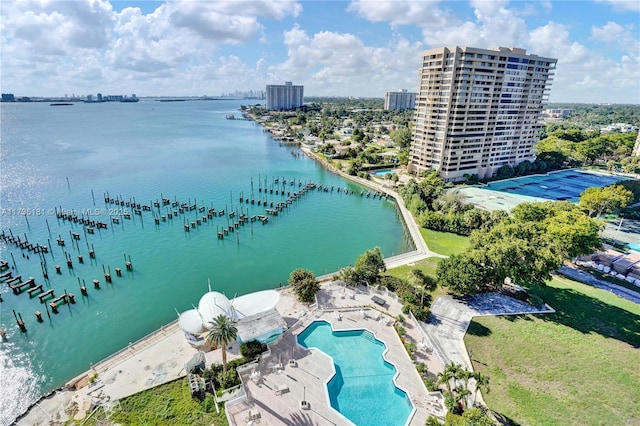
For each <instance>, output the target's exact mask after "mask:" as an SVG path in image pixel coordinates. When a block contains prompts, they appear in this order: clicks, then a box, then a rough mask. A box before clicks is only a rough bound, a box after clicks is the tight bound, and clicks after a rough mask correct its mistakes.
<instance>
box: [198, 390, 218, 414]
mask: <svg viewBox="0 0 640 426" xmlns="http://www.w3.org/2000/svg"><path fill="white" fill-rule="evenodd" d="M200 406H201V407H202V411H204V412H205V413H213V412H214V411H215V409H216V402H215V401H214V399H213V395H211V394H208V395H207V396H206V397H205V398H204V399H203V400H202V402H201V403H200Z"/></svg>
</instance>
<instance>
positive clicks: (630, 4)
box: [596, 0, 640, 12]
mask: <svg viewBox="0 0 640 426" xmlns="http://www.w3.org/2000/svg"><path fill="white" fill-rule="evenodd" d="M596 1H597V2H603V3H609V4H611V6H613V9H614V10H616V11H619V12H625V11H632V12H640V2H638V1H637V0H596Z"/></svg>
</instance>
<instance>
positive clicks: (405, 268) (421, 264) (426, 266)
mask: <svg viewBox="0 0 640 426" xmlns="http://www.w3.org/2000/svg"><path fill="white" fill-rule="evenodd" d="M439 261H440V258H438V257H428V258H426V259H422V260H419V261H418V262H415V263H414V264H413V265H401V266H397V267H395V268H392V269H388V270H387V272H386V273H385V275H391V276H392V277H396V278H400V279H403V280H406V279H407V277H408V276H409V271H411V270H412V269H420V270H421V271H422V272H423V273H424V274H425V275H431V276H432V277H433V278H435V277H436V266H437V265H438V262H439ZM445 294H447V292H446V291H445V290H444V289H443V288H442V287H440V286H438V287H437V288H436V289H435V290H434V291H433V292H432V293H431V295H432V296H433V298H434V299H435V298H436V297H438V296H442V295H445Z"/></svg>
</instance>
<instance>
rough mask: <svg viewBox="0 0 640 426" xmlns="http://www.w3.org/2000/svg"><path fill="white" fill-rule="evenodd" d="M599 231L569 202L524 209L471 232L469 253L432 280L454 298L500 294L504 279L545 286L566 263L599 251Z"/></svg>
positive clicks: (451, 260)
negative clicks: (488, 292) (454, 296)
mask: <svg viewBox="0 0 640 426" xmlns="http://www.w3.org/2000/svg"><path fill="white" fill-rule="evenodd" d="M601 226H602V225H601V223H600V222H599V221H596V220H595V219H591V218H589V217H588V216H587V215H586V214H584V213H583V212H582V211H581V210H580V208H579V207H578V206H576V205H574V204H572V203H569V202H551V201H548V202H542V203H523V204H520V205H518V206H516V207H515V208H514V209H513V211H512V214H511V216H510V217H508V218H506V219H504V220H502V221H500V222H498V223H496V224H495V225H494V226H492V227H491V228H481V229H478V230H476V231H473V232H472V233H471V236H470V237H469V250H468V251H467V252H466V253H464V254H461V255H457V256H451V257H449V258H448V259H443V260H442V261H440V263H439V264H438V267H437V270H436V275H437V278H438V281H439V283H440V284H441V285H442V286H444V287H447V288H449V289H450V290H451V291H452V292H454V293H455V294H475V293H478V292H484V291H495V290H499V289H500V288H501V287H502V285H503V284H504V282H505V279H506V278H507V277H508V278H510V279H511V280H512V282H515V283H517V284H520V285H525V286H530V285H540V286H544V285H545V283H546V282H547V281H548V280H549V279H550V278H551V276H550V273H551V272H553V271H554V270H556V269H558V268H559V267H560V266H561V265H562V263H563V261H564V260H565V259H569V258H572V257H575V256H579V255H582V254H589V253H592V252H593V251H594V250H596V249H598V248H600V247H601V243H600V239H599V233H600V230H601Z"/></svg>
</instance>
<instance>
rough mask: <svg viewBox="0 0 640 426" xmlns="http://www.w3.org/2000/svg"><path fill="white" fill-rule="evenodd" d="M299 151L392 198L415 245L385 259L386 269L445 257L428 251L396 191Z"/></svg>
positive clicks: (345, 176) (309, 153) (305, 149)
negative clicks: (412, 249)
mask: <svg viewBox="0 0 640 426" xmlns="http://www.w3.org/2000/svg"><path fill="white" fill-rule="evenodd" d="M301 150H302V152H303V153H305V154H306V155H307V156H309V157H310V158H312V159H314V160H316V161H317V162H318V163H320V164H321V165H322V166H323V167H325V168H326V169H327V170H329V171H330V172H332V173H335V174H337V175H339V176H341V177H343V178H345V179H347V180H350V181H352V182H355V183H357V184H359V185H362V186H364V187H366V188H371V189H373V190H374V191H379V192H382V193H384V194H387V195H388V196H390V197H393V198H394V200H395V202H396V204H397V206H398V208H399V209H400V213H401V214H402V219H403V221H404V223H405V225H406V227H407V231H408V232H409V235H411V239H412V240H413V243H414V245H415V250H414V251H411V252H409V253H404V254H401V255H398V256H394V257H392V258H389V259H385V264H386V265H387V268H395V267H396V266H400V265H406V264H408V263H413V262H417V261H420V260H422V259H426V258H428V257H446V256H443V255H441V254H439V253H436V252H433V251H431V250H429V247H427V243H425V241H424V238H422V234H421V233H420V226H418V224H417V223H416V221H415V219H414V218H413V215H412V214H411V212H409V210H408V209H407V207H406V206H405V204H404V200H403V199H402V197H401V196H400V194H398V193H397V192H396V191H394V190H393V189H391V188H388V187H386V186H383V185H380V184H378V183H376V182H375V181H372V180H367V179H362V178H360V177H357V176H351V175H349V174H347V173H345V172H343V171H342V170H338V169H337V168H335V167H334V166H332V165H331V164H329V163H327V162H326V161H325V160H324V159H323V158H320V157H318V156H317V155H316V154H314V153H313V152H312V151H311V150H310V149H309V148H307V147H304V146H303V147H302V148H301Z"/></svg>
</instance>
